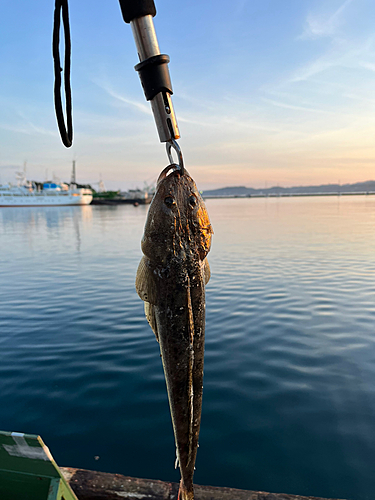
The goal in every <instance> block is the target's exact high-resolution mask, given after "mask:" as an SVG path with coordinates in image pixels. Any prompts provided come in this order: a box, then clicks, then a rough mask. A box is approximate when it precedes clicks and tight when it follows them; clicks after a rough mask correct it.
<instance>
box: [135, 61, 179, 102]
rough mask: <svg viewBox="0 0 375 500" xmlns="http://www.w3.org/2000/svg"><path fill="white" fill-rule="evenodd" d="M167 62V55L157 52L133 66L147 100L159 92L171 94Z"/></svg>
mask: <svg viewBox="0 0 375 500" xmlns="http://www.w3.org/2000/svg"><path fill="white" fill-rule="evenodd" d="M168 63H169V56H167V55H166V54H159V55H157V56H152V57H149V58H148V59H145V60H144V61H142V62H140V63H139V64H137V65H136V66H135V69H136V71H138V74H139V77H140V79H141V83H142V87H143V90H144V93H145V96H146V99H147V101H151V99H153V98H154V97H155V96H156V94H158V93H159V92H168V93H169V94H173V92H172V83H171V77H170V75H169V70H168Z"/></svg>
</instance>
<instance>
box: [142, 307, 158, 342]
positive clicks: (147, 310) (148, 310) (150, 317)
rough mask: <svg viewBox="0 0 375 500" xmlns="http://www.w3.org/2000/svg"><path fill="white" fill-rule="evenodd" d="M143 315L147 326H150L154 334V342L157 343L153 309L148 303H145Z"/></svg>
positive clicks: (156, 328)
mask: <svg viewBox="0 0 375 500" xmlns="http://www.w3.org/2000/svg"><path fill="white" fill-rule="evenodd" d="M145 315H146V318H147V321H148V324H149V325H150V326H151V328H152V331H153V332H154V333H155V337H156V340H157V341H158V342H159V334H158V327H157V325H156V318H155V308H154V306H153V305H152V304H150V303H149V302H145Z"/></svg>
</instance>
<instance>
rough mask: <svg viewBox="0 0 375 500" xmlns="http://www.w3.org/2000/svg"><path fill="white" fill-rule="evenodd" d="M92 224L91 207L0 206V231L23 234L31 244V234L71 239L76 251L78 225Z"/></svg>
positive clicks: (31, 244)
mask: <svg viewBox="0 0 375 500" xmlns="http://www.w3.org/2000/svg"><path fill="white" fill-rule="evenodd" d="M91 224H92V207H91V206H67V207H64V206H63V207H6V208H4V207H3V208H2V209H0V232H1V231H4V233H7V232H9V231H10V232H11V233H16V234H17V233H18V234H22V235H23V237H25V236H26V238H27V239H28V242H29V245H30V246H33V241H34V238H35V237H39V238H41V239H42V240H43V239H44V238H46V237H51V236H53V237H55V238H56V237H63V236H64V235H65V236H66V237H67V238H72V239H73V240H74V241H75V248H76V250H77V252H79V251H80V248H81V228H82V226H90V225H91Z"/></svg>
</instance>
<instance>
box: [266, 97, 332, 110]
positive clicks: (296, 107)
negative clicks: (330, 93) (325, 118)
mask: <svg viewBox="0 0 375 500" xmlns="http://www.w3.org/2000/svg"><path fill="white" fill-rule="evenodd" d="M262 101H264V102H267V103H269V104H272V105H273V106H277V107H279V108H285V109H292V110H295V111H311V112H312V113H328V111H327V110H324V109H314V108H306V107H304V106H295V105H293V104H286V103H284V102H278V101H274V100H272V99H266V98H265V97H262Z"/></svg>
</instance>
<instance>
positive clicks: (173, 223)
mask: <svg viewBox="0 0 375 500" xmlns="http://www.w3.org/2000/svg"><path fill="white" fill-rule="evenodd" d="M212 233H213V230H212V227H211V224H210V220H209V218H208V214H207V210H206V207H205V204H204V202H203V199H202V197H201V196H200V194H199V192H198V190H197V187H196V185H195V183H194V181H193V179H192V178H191V177H190V176H189V175H188V173H187V172H186V170H185V171H184V173H183V174H181V172H180V170H179V169H178V167H177V166H176V165H170V166H169V167H167V168H165V169H164V170H163V172H162V173H161V174H160V176H159V179H158V183H157V189H156V193H155V195H154V198H153V200H152V202H151V205H150V208H149V212H148V216H147V221H146V225H145V230H144V235H143V238H142V245H141V247H142V252H143V254H144V256H143V258H142V260H141V262H140V264H139V267H138V271H137V278H136V290H137V292H138V295H139V296H140V297H141V299H142V300H144V303H145V304H144V305H145V314H146V318H147V320H148V322H149V324H150V326H151V328H152V330H153V331H154V333H155V335H156V339H157V340H158V342H159V344H160V352H161V357H162V362H163V368H164V374H165V380H166V385H167V392H168V399H169V406H170V411H171V416H172V424H173V430H174V437H175V442H176V453H177V459H176V460H177V463H178V464H179V467H180V472H181V482H180V490H179V500H193V499H194V489H193V474H194V466H195V459H196V454H197V447H198V437H199V428H200V422H201V409H202V391H203V356H204V331H205V285H206V283H207V282H208V280H209V278H210V268H209V265H208V262H207V259H206V255H207V253H208V252H209V250H210V247H211V235H212Z"/></svg>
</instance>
